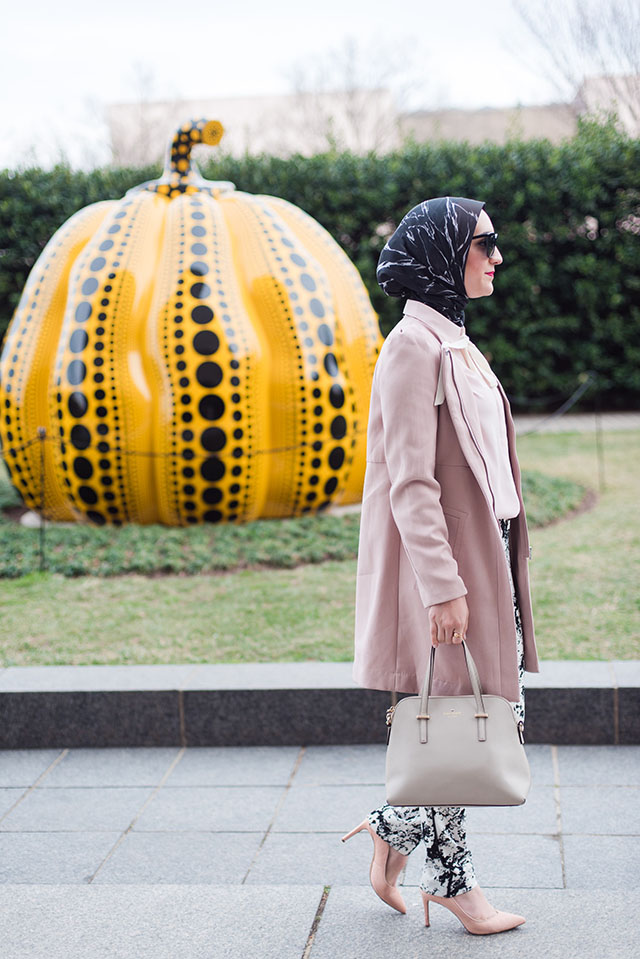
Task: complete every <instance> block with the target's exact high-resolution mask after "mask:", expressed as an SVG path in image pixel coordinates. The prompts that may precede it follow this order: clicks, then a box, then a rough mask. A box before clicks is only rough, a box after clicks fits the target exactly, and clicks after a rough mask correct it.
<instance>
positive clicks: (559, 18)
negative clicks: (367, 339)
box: [508, 0, 640, 132]
mask: <svg viewBox="0 0 640 959" xmlns="http://www.w3.org/2000/svg"><path fill="white" fill-rule="evenodd" d="M513 6H514V9H515V10H516V12H517V14H518V16H519V17H520V20H521V22H522V24H523V26H524V28H525V36H528V38H529V40H530V41H533V47H532V50H530V51H529V53H530V55H529V58H528V61H529V65H530V66H533V64H532V63H531V60H532V57H531V53H533V56H534V58H535V66H534V69H535V71H536V73H537V74H538V75H539V76H544V77H545V78H546V79H548V80H550V81H551V82H552V83H553V84H554V85H555V87H556V89H557V90H558V91H559V92H560V93H561V94H562V95H564V96H565V97H566V96H570V95H574V96H576V94H577V99H576V103H575V106H576V111H577V112H585V111H587V112H595V111H598V110H605V111H610V110H615V111H616V112H617V113H618V118H619V119H620V120H621V122H623V123H624V125H625V126H626V127H627V128H631V131H632V132H638V128H639V127H640V0H564V2H561V0H555V2H554V3H551V2H549V0H513ZM519 39H520V38H518V37H511V38H510V43H508V45H509V46H511V49H512V52H516V50H515V47H516V45H517V55H518V58H519V59H520V60H521V61H522V60H523V59H526V53H527V51H526V48H525V49H524V50H523V48H522V43H519V42H518V41H519ZM633 127H635V128H636V129H635V130H633Z"/></svg>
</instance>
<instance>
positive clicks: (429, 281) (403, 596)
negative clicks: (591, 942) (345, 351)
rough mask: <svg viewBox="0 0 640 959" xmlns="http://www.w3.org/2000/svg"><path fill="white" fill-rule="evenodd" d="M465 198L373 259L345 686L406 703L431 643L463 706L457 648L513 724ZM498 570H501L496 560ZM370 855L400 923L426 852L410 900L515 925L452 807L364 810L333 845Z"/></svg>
mask: <svg viewBox="0 0 640 959" xmlns="http://www.w3.org/2000/svg"><path fill="white" fill-rule="evenodd" d="M496 240H497V234H496V233H495V232H494V230H493V224H492V223H491V220H490V219H489V216H488V214H487V213H486V211H485V210H484V204H483V203H480V202H478V201H477V200H468V199H464V198H460V197H439V198H437V199H432V200H426V201H425V202H423V203H420V204H419V205H418V206H416V207H414V209H412V210H411V211H410V212H409V213H408V214H407V215H406V216H405V218H404V219H403V220H402V222H401V224H400V226H399V227H398V229H397V230H396V232H395V233H394V234H393V236H392V237H391V238H390V240H389V242H388V243H387V245H386V246H385V248H384V250H383V251H382V254H381V256H380V262H379V264H378V273H377V276H378V282H379V283H380V285H381V286H382V289H383V290H384V292H385V293H387V294H388V295H389V296H397V297H406V298H407V302H406V307H405V311H404V316H403V318H402V320H401V321H400V322H399V323H398V325H397V326H396V327H395V328H394V329H393V330H392V331H391V333H390V334H389V336H388V337H387V339H386V341H385V343H384V345H383V347H382V350H381V352H380V356H379V358H378V362H377V364H376V369H375V374H374V378H373V386H372V393H371V408H370V414H369V427H368V438H367V471H366V477H365V485H364V494H363V503H362V519H361V530H360V548H359V554H358V579H357V591H356V641H355V663H354V677H355V679H356V681H357V682H358V683H359V684H360V685H362V686H366V687H368V688H373V689H391V690H396V691H398V692H408V693H415V692H417V691H418V690H419V689H420V687H421V684H422V680H423V678H424V674H425V670H426V666H427V656H428V654H429V638H430V641H431V644H432V645H433V646H438V647H442V648H441V649H439V650H438V655H437V656H436V662H435V674H434V685H433V692H434V694H435V695H438V694H440V695H451V694H453V695H464V694H468V693H470V692H471V689H470V687H469V685H468V678H467V673H466V669H465V668H464V661H463V656H462V651H461V650H459V649H455V648H454V647H455V646H457V645H459V644H460V643H461V642H462V640H466V642H467V643H468V646H469V649H470V651H471V653H472V655H473V657H474V660H475V662H476V664H477V666H478V670H479V673H480V679H481V682H482V687H483V689H484V691H485V692H487V693H494V694H497V695H500V696H504V697H505V698H506V699H508V700H509V701H510V702H512V704H513V708H514V710H515V712H516V715H517V716H518V718H520V719H524V702H523V690H522V673H523V672H524V670H525V669H526V670H528V671H531V672H537V671H538V660H537V655H536V648H535V639H534V634H533V620H532V616H531V600H530V596H529V581H528V560H529V539H528V534H527V526H526V521H525V514H524V506H523V503H522V495H521V489H520V470H519V467H518V462H517V458H516V453H515V431H514V427H513V421H512V419H511V414H510V411H509V404H508V402H507V399H506V396H505V394H504V392H503V390H502V387H501V386H500V384H499V382H498V380H497V379H496V377H495V376H494V375H493V373H492V372H491V369H490V367H489V365H488V363H487V361H486V360H485V359H484V357H483V356H482V354H481V353H480V352H479V351H478V350H477V348H476V347H475V346H474V345H473V344H472V343H471V342H470V341H469V339H468V337H467V336H466V334H465V330H464V307H465V305H466V304H467V302H468V300H469V299H476V298H478V297H482V296H490V295H491V294H492V293H493V281H494V275H495V269H496V267H497V266H499V265H500V264H501V263H502V256H501V254H500V251H499V250H498V247H497V245H496ZM505 559H506V561H505ZM362 829H367V830H368V831H369V832H370V833H371V836H372V838H373V841H374V857H373V862H372V866H371V874H370V876H371V883H372V885H373V888H374V889H375V891H376V892H377V893H378V895H379V896H380V897H381V898H382V899H383V900H384V901H385V902H387V903H388V904H389V905H391V906H393V907H394V908H395V909H397V910H399V911H400V912H406V908H405V905H404V902H403V900H402V896H401V894H400V892H399V890H398V889H397V887H396V880H397V879H398V876H399V875H400V873H401V871H402V869H403V867H404V864H405V861H406V856H407V855H408V854H409V853H410V852H411V851H412V850H413V849H414V848H415V847H416V846H417V845H418V844H419V842H420V841H421V840H424V842H425V844H426V851H427V856H426V862H425V866H424V870H423V873H422V878H421V882H420V888H421V891H422V896H423V901H424V906H425V921H426V925H429V903H430V902H436V903H439V904H441V905H443V906H446V907H447V908H448V909H450V910H451V911H452V912H453V913H454V914H455V915H456V916H457V917H458V918H459V919H460V921H461V922H462V923H463V925H464V926H465V928H466V929H467V930H468V931H469V932H473V933H476V934H487V933H493V932H502V931H504V930H506V929H511V928H513V927H514V926H517V925H520V924H521V923H523V922H524V921H525V920H524V919H523V917H522V916H516V915H512V914H509V913H504V912H499V911H497V910H495V909H494V908H493V907H492V906H490V905H489V903H488V902H487V899H486V897H485V896H484V893H483V892H482V890H481V889H480V887H479V886H478V884H477V881H476V878H475V874H474V869H473V863H472V860H471V855H470V853H469V850H468V848H467V842H466V834H465V810H464V809H461V808H459V807H452V806H440V807H429V808H427V807H407V806H398V807H393V806H389V805H387V804H385V805H383V806H382V807H380V808H379V809H376V810H374V811H373V812H372V813H371V814H370V815H369V817H368V819H367V820H365V822H364V823H362V824H361V825H360V826H358V827H356V829H355V830H353V831H352V832H351V833H349V834H348V835H347V836H345V837H344V838H345V840H346V839H347V838H349V837H350V836H351V835H354V833H355V832H359V831H361V830H362Z"/></svg>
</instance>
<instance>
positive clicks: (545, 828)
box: [467, 786, 558, 835]
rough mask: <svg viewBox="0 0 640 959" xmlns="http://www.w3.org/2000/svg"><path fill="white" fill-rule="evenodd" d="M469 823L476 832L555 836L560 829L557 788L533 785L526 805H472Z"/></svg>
mask: <svg viewBox="0 0 640 959" xmlns="http://www.w3.org/2000/svg"><path fill="white" fill-rule="evenodd" d="M467 823H468V828H469V830H470V831H473V832H486V833H504V834H505V835H513V834H515V833H538V834H540V833H543V834H551V835H553V834H554V833H556V832H557V831H558V824H557V817H556V802H555V796H554V789H553V787H552V786H536V787H535V788H532V789H531V792H530V793H529V795H528V797H527V801H526V802H525V803H524V805H522V806H469V807H468V808H467Z"/></svg>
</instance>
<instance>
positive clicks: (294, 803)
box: [273, 785, 384, 836]
mask: <svg viewBox="0 0 640 959" xmlns="http://www.w3.org/2000/svg"><path fill="white" fill-rule="evenodd" d="M383 802H384V787H381V786H375V785H374V786H295V785H294V786H293V787H292V788H291V789H290V790H289V791H288V792H287V795H286V797H285V800H284V802H283V804H282V806H281V807H280V809H279V810H278V816H277V818H276V820H275V823H274V825H273V831H274V832H338V833H339V834H340V835H341V836H343V835H344V834H345V833H346V832H349V830H351V829H353V827H354V826H357V825H358V823H361V822H362V820H363V819H364V818H365V817H366V816H368V815H369V813H370V812H371V810H372V809H375V808H376V807H377V806H380V805H381V804H382V803H383Z"/></svg>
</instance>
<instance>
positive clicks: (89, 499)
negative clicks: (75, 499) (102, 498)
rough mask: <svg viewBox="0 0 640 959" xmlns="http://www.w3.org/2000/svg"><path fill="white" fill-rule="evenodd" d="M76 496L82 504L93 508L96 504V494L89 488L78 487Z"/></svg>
mask: <svg viewBox="0 0 640 959" xmlns="http://www.w3.org/2000/svg"><path fill="white" fill-rule="evenodd" d="M78 496H79V497H80V499H81V500H82V502H83V503H86V504H87V506H93V505H94V504H95V503H97V502H98V494H97V493H96V491H95V490H94V489H92V488H91V487H90V486H79V487H78Z"/></svg>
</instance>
